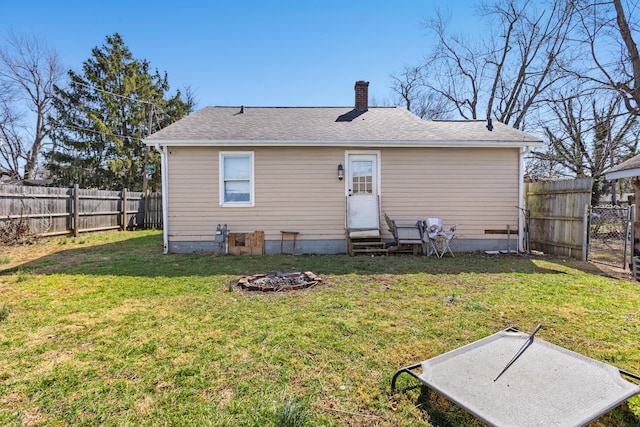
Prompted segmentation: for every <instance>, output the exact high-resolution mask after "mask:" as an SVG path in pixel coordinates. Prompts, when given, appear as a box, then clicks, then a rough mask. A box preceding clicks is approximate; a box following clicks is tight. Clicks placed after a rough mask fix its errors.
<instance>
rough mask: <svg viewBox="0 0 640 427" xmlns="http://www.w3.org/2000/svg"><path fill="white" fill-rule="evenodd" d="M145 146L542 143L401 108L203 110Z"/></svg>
mask: <svg viewBox="0 0 640 427" xmlns="http://www.w3.org/2000/svg"><path fill="white" fill-rule="evenodd" d="M144 142H145V143H146V144H149V145H153V144H167V145H185V146H187V145H188V146H193V145H203V146H206V145H223V146H234V145H236V146H240V145H251V146H282V145H287V146H288V145H291V146H323V145H326V146H348V145H361V146H370V147H376V146H377V147H385V146H412V147H413V146H430V147H450V146H468V147H488V146H491V147H524V146H535V147H539V146H542V141H541V140H540V139H538V138H536V137H533V136H531V135H529V134H527V133H525V132H522V131H519V130H517V129H514V128H512V127H510V126H507V125H504V124H502V123H499V122H493V130H492V131H489V130H488V129H487V122H486V121H484V120H458V121H455V120H443V121H440V120H422V119H420V118H419V117H417V116H415V115H414V114H412V113H410V112H409V111H407V110H406V109H405V108H400V107H371V108H368V109H360V110H358V109H354V108H352V107H205V108H203V109H201V110H199V111H197V112H195V113H193V114H191V115H189V116H187V117H185V118H183V119H181V120H179V121H177V122H176V123H173V124H172V125H170V126H168V127H166V128H165V129H162V130H160V131H158V132H156V133H154V134H152V135H151V136H149V137H148V138H146V139H145V141H144Z"/></svg>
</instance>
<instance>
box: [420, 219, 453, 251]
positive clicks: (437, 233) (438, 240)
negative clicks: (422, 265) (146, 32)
mask: <svg viewBox="0 0 640 427" xmlns="http://www.w3.org/2000/svg"><path fill="white" fill-rule="evenodd" d="M423 224H424V232H423V236H422V239H423V241H424V245H425V248H424V251H425V253H427V254H429V253H435V254H436V256H437V257H438V258H442V257H443V256H444V254H446V253H447V252H449V253H450V254H451V256H455V255H453V251H452V250H451V241H452V240H453V239H454V238H455V237H456V226H455V225H454V226H453V227H449V228H447V229H444V228H443V227H442V219H440V218H427V219H426V220H425V221H424V222H423Z"/></svg>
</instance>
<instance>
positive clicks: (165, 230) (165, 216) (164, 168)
mask: <svg viewBox="0 0 640 427" xmlns="http://www.w3.org/2000/svg"><path fill="white" fill-rule="evenodd" d="M156 150H158V151H159V152H160V168H161V175H160V178H161V181H162V241H163V245H164V250H163V251H162V253H163V254H165V255H166V254H168V253H169V203H168V200H169V192H168V190H169V181H168V177H167V175H168V174H169V167H168V161H167V152H166V151H165V148H164V147H163V146H162V145H160V144H156Z"/></svg>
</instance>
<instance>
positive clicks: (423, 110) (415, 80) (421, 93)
mask: <svg viewBox="0 0 640 427" xmlns="http://www.w3.org/2000/svg"><path fill="white" fill-rule="evenodd" d="M424 68H425V67H405V68H404V69H403V70H402V72H401V73H400V74H398V75H391V78H392V80H393V85H392V87H391V90H392V91H393V92H394V93H395V94H396V95H397V97H398V98H397V99H396V104H402V105H403V106H405V107H406V108H407V110H409V111H411V112H412V113H414V114H415V115H417V116H418V117H420V118H421V119H428V120H436V119H446V118H448V117H449V110H448V109H447V102H446V101H445V99H444V98H442V97H441V96H440V95H439V94H438V93H436V92H434V91H430V90H428V89H427V87H426V86H425V84H424V82H423V78H422V72H423V70H424Z"/></svg>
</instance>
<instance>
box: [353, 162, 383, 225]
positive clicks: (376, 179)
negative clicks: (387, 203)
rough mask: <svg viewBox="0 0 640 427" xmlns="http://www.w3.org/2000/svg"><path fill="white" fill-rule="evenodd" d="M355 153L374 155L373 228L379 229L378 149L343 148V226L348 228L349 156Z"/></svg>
mask: <svg viewBox="0 0 640 427" xmlns="http://www.w3.org/2000/svg"><path fill="white" fill-rule="evenodd" d="M354 155H355V156H357V155H366V156H375V166H374V170H373V174H374V176H375V179H374V188H373V195H374V196H375V197H376V222H375V226H374V227H373V228H377V229H380V215H381V214H380V209H381V207H380V197H381V190H380V189H381V176H382V173H381V170H382V169H381V165H380V164H381V152H380V151H379V150H345V152H344V164H345V165H346V166H345V183H344V196H345V200H346V206H345V228H346V229H349V228H351V227H350V223H349V222H350V217H351V215H350V213H351V212H350V203H349V200H350V198H351V197H350V189H351V185H352V183H351V182H350V178H351V162H350V160H351V156H354Z"/></svg>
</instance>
